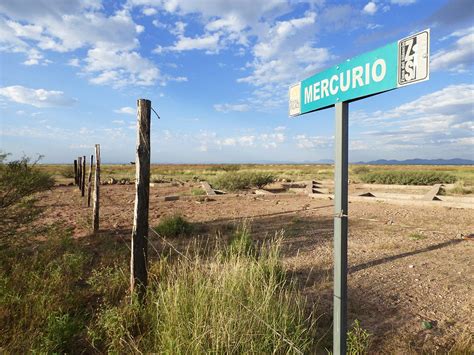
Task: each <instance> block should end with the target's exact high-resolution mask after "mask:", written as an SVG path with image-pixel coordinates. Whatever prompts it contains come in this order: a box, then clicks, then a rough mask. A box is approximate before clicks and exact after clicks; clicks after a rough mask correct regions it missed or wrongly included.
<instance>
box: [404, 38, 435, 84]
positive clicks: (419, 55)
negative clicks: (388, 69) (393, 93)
mask: <svg viewBox="0 0 474 355" xmlns="http://www.w3.org/2000/svg"><path fill="white" fill-rule="evenodd" d="M429 46H430V30H429V29H428V30H425V31H422V32H419V33H416V34H414V35H412V36H410V37H407V38H403V39H401V40H399V41H398V78H397V86H398V87H400V86H405V85H409V84H414V83H418V82H421V81H425V80H428V79H429V78H430V48H429Z"/></svg>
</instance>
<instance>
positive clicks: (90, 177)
mask: <svg viewBox="0 0 474 355" xmlns="http://www.w3.org/2000/svg"><path fill="white" fill-rule="evenodd" d="M93 165H94V156H93V155H91V165H90V167H89V177H88V179H87V207H90V206H91V190H92V186H91V185H92V167H93Z"/></svg>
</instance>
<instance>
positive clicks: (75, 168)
mask: <svg viewBox="0 0 474 355" xmlns="http://www.w3.org/2000/svg"><path fill="white" fill-rule="evenodd" d="M74 184H75V185H77V159H74Z"/></svg>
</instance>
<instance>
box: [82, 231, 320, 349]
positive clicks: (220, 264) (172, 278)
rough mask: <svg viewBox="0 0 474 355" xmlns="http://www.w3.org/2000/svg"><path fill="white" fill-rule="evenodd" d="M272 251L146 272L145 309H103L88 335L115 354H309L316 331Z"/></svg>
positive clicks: (193, 259) (235, 252) (237, 252)
mask: <svg viewBox="0 0 474 355" xmlns="http://www.w3.org/2000/svg"><path fill="white" fill-rule="evenodd" d="M242 235H244V234H241V237H242ZM245 235H247V234H245ZM245 238H247V237H245ZM279 248H280V243H279V242H278V241H275V242H274V243H272V244H271V246H266V247H262V249H261V250H259V257H258V258H255V257H248V256H247V255H246V254H243V253H242V252H241V251H242V250H241V249H237V248H230V249H231V250H232V252H230V253H228V254H227V257H225V258H223V257H221V252H219V251H216V253H215V254H214V256H211V257H209V258H206V259H204V258H203V257H200V256H197V255H195V256H189V258H182V259H180V260H179V261H178V262H176V263H168V262H166V263H162V264H161V265H160V267H157V268H150V285H149V288H148V293H147V303H146V304H145V305H144V306H143V307H141V308H139V307H137V306H136V305H134V304H132V305H131V304H130V302H122V303H121V304H120V305H118V306H113V307H105V308H104V309H103V310H102V312H101V313H100V314H99V316H98V317H97V320H96V322H95V324H94V325H93V326H92V327H91V328H90V329H89V334H90V335H91V336H92V337H93V338H94V339H96V341H95V343H96V344H97V345H98V344H99V343H98V342H97V340H100V341H102V342H103V343H102V344H103V346H104V348H105V349H107V351H111V352H119V353H122V352H130V351H144V352H160V353H179V354H203V353H234V354H235V353H297V352H299V351H301V352H303V353H308V352H311V347H312V344H313V341H314V330H315V326H314V324H313V323H311V322H310V320H308V318H307V317H306V316H305V304H304V300H303V299H302V297H301V296H300V295H299V294H298V292H297V291H296V289H295V287H294V285H293V284H292V283H291V282H290V281H288V280H287V278H282V277H281V269H280V268H279V265H280V262H279V259H278V255H279V253H278V250H279ZM244 250H246V249H244ZM138 329H139V330H140V334H139V335H137V334H136V332H137V330H138Z"/></svg>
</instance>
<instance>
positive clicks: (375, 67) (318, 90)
mask: <svg viewBox="0 0 474 355" xmlns="http://www.w3.org/2000/svg"><path fill="white" fill-rule="evenodd" d="M429 40H430V31H429V29H428V30H425V31H422V32H419V33H416V34H414V35H412V36H409V37H406V38H403V39H401V40H399V41H398V42H394V43H390V44H388V45H386V46H384V47H382V48H378V49H376V50H374V51H372V52H368V53H364V54H362V55H360V56H358V57H355V58H352V59H348V60H346V61H345V62H343V63H341V64H339V65H336V66H334V67H332V68H329V69H327V70H325V71H323V72H321V73H318V74H315V75H313V76H311V77H309V78H307V79H305V80H302V81H301V82H299V83H296V84H294V85H291V86H290V90H289V114H290V116H298V115H301V114H304V113H308V112H312V111H316V110H321V109H324V108H327V107H330V106H333V105H334V104H336V103H338V102H351V101H354V100H358V99H361V98H364V97H367V96H370V95H375V94H378V93H382V92H384V91H389V90H393V89H396V88H398V87H401V86H405V85H409V84H413V83H417V82H421V81H425V80H428V79H429V50H430V48H429V43H430V41H429Z"/></svg>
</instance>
